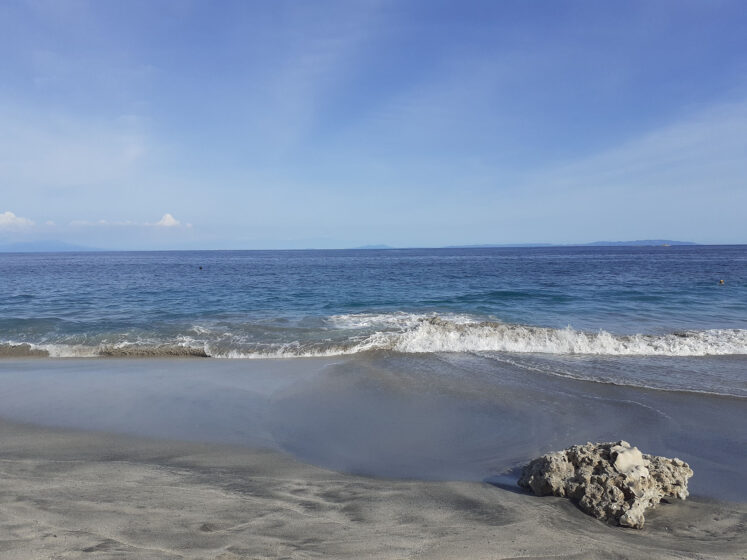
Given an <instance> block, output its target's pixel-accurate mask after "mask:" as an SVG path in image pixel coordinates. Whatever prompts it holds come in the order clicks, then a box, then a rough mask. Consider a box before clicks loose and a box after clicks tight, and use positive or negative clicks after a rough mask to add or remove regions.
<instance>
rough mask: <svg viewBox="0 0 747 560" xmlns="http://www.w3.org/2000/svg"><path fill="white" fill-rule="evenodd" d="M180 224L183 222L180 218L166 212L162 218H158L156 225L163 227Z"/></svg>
mask: <svg viewBox="0 0 747 560" xmlns="http://www.w3.org/2000/svg"><path fill="white" fill-rule="evenodd" d="M180 224H181V222H180V221H179V220H177V219H176V218H174V216H172V215H171V214H168V213H166V214H164V215H163V218H161V219H160V220H158V221H157V222H156V223H155V224H154V225H156V226H161V227H175V226H178V225H180Z"/></svg>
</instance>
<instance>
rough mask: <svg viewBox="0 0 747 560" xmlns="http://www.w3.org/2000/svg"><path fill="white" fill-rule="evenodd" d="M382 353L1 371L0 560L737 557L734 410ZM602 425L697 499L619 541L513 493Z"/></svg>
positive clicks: (38, 362)
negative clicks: (436, 366)
mask: <svg viewBox="0 0 747 560" xmlns="http://www.w3.org/2000/svg"><path fill="white" fill-rule="evenodd" d="M452 358H453V357H452ZM400 359H401V357H400ZM397 360H398V357H397V356H395V355H390V354H387V355H378V356H366V357H363V358H361V357H357V358H356V359H354V360H352V359H349V360H320V359H298V360H249V361H247V360H199V359H182V360H174V359H170V360H166V359H163V360H133V359H117V360H115V359H89V360H48V359H16V360H3V361H0V379H2V387H3V391H2V394H1V395H0V406H1V407H2V410H3V413H4V416H5V417H6V420H3V422H2V424H0V427H1V431H0V464H1V465H2V476H1V477H0V488H2V496H3V499H2V502H3V508H2V514H1V515H2V518H1V520H0V535H1V536H0V553H1V554H0V555H1V556H2V557H3V558H9V559H22V558H57V557H59V558H83V557H96V558H116V557H125V558H311V557H325V558H519V557H521V558H547V557H566V558H599V557H605V558H744V550H747V537H746V536H745V530H744V527H745V521H747V504H746V502H747V497H746V496H745V493H746V492H747V488H746V486H745V484H744V482H743V481H742V479H741V476H742V474H743V473H744V462H745V452H744V446H743V435H742V434H743V433H744V432H743V431H741V430H742V428H743V427H744V426H743V424H744V416H740V414H741V412H743V411H744V401H743V399H740V398H725V397H720V396H708V395H692V394H689V395H688V394H686V393H670V392H664V391H643V390H641V389H633V388H625V387H616V386H602V385H601V384H596V385H598V386H601V387H602V393H599V390H598V389H597V393H596V394H595V393H594V392H593V391H591V392H590V389H589V387H588V386H587V385H591V384H583V383H582V382H579V381H577V380H571V379H560V378H557V379H550V378H549V376H543V375H539V374H538V376H537V377H536V378H533V379H532V378H529V379H527V377H526V375H523V376H522V378H521V379H524V380H525V381H524V382H523V383H522V386H521V387H520V388H518V387H517V386H516V383H517V382H519V378H515V379H513V380H512V379H511V378H510V375H509V372H508V370H507V371H506V374H505V375H504V376H502V377H501V378H500V379H499V382H496V381H495V379H496V377H495V376H487V377H486V378H485V379H483V380H482V381H478V376H477V375H476V373H475V371H473V372H472V375H470V376H469V379H463V380H461V381H460V382H459V383H458V384H455V383H453V380H451V381H448V380H446V379H441V380H439V377H441V378H443V377H445V373H446V372H445V371H441V372H440V374H439V373H432V372H431V369H430V368H432V367H433V363H428V364H423V363H421V364H420V368H417V367H416V368H413V367H412V366H413V365H417V364H413V363H412V361H411V360H408V362H407V364H408V368H409V370H410V371H412V370H413V369H420V370H421V371H420V373H419V374H412V373H411V374H407V373H406V372H405V371H403V370H400V369H398V367H397ZM426 366H427V367H426ZM450 367H453V365H452V366H450ZM451 371H452V373H453V370H451ZM341 376H344V377H345V379H347V381H345V380H344V379H342V378H341ZM423 376H427V377H428V383H427V384H424V383H423V379H424V377H423ZM543 377H544V378H545V379H544V382H545V383H547V382H548V379H549V384H547V385H546V386H544V387H543V386H542V384H541V381H542V378H543ZM490 380H493V381H490ZM558 382H560V383H562V387H563V394H562V401H563V403H564V405H563V406H564V408H565V409H566V410H567V412H566V413H565V418H563V417H562V415H560V416H559V415H556V413H555V412H553V409H554V407H555V406H557V402H558V400H557V399H558V396H557V395H558V394H559V389H560V387H559V386H558V385H557V383H558ZM579 383H581V385H579ZM530 386H531V387H533V389H531V390H529V387H530ZM631 391H637V392H638V393H637V394H635V395H633V393H631ZM574 393H575V396H574ZM520 394H521V395H524V397H523V399H524V400H522V399H521V398H519V395H520ZM455 395H456V396H458V401H457V400H454V399H455ZM633 396H635V399H632V398H631V397H633ZM646 398H647V399H648V400H646ZM573 399H577V401H576V402H573ZM600 399H604V400H602V401H600ZM631 401H635V404H634V403H633V402H631ZM553 402H555V403H556V404H553ZM584 402H585V403H586V405H584V404H583V403H584ZM594 402H603V403H608V404H607V405H603V406H602V407H601V408H600V407H597V411H596V412H593V413H592V411H591V410H590V408H589V403H594ZM465 403H466V404H465ZM538 403H540V404H541V407H539V406H538ZM654 405H655V407H656V410H657V411H658V412H656V413H652V414H651V415H650V417H649V418H647V417H645V416H642V414H641V411H642V410H646V407H654ZM605 406H606V407H607V408H605ZM542 409H544V410H545V413H546V416H543V415H542V414H540V413H539V412H541V411H542ZM436 410H438V411H439V414H436V413H435V411H436ZM489 411H492V413H489ZM574 411H575V412H574ZM610 411H616V413H617V418H616V419H615V420H614V421H611V422H610V423H609V424H607V425H604V424H603V422H602V419H603V418H604V417H606V416H609V413H610ZM491 414H492V415H493V416H491ZM589 414H593V416H594V417H595V418H596V419H597V422H596V425H595V423H594V422H591V423H590V422H589V417H588V415H589ZM571 416H573V417H571ZM8 417H10V418H11V419H10V420H8V419H7V418H8ZM656 417H658V418H659V420H655V418H656ZM688 417H690V418H697V422H696V421H695V420H693V421H692V422H690V423H686V422H685V419H686V418H688ZM532 418H533V419H534V420H533V421H530V420H529V419H532ZM667 418H668V419H667ZM418 419H419V420H418ZM647 419H648V420H649V421H650V422H656V423H655V424H654V425H653V426H652V425H651V424H649V425H648V426H646V425H645V424H642V423H641V422H642V421H643V420H647ZM496 422H498V423H496ZM32 423H33V425H32ZM501 426H502V429H500V427H501ZM574 426H575V428H574ZM635 426H639V427H638V428H636V427H635ZM614 430H617V433H618V434H620V437H623V436H624V437H625V438H626V439H629V440H630V441H631V442H633V443H634V444H638V445H640V447H641V448H642V449H644V451H647V452H657V453H659V452H663V453H665V454H669V455H672V454H679V455H680V456H681V457H682V458H683V459H685V460H689V461H690V463H691V464H692V465H693V468H694V470H695V473H696V474H695V476H694V478H693V479H692V481H691V485H690V486H691V490H692V496H691V497H690V498H689V499H688V500H686V501H679V500H673V501H672V503H664V504H661V505H660V506H659V507H658V508H656V509H655V510H652V511H651V512H649V513H648V514H647V516H646V517H647V521H646V525H645V527H644V529H643V530H641V531H636V530H630V529H622V528H619V527H612V526H609V525H606V524H604V523H602V522H600V521H598V520H596V519H593V518H591V517H589V516H587V515H585V514H583V513H582V512H581V511H580V510H578V509H577V508H576V507H575V506H574V505H573V504H572V503H571V502H570V501H568V500H566V499H562V498H552V497H549V498H547V497H546V498H538V497H535V496H533V495H531V494H527V493H525V492H523V491H522V490H520V489H519V488H518V487H517V486H516V485H515V477H516V466H518V465H519V464H520V463H521V462H522V461H523V460H525V459H528V458H530V457H531V456H533V455H534V454H536V453H537V452H546V451H550V450H553V449H554V448H557V447H559V446H560V447H562V446H564V445H565V444H566V443H567V444H570V443H577V442H584V441H586V439H598V438H595V436H600V437H601V436H604V435H606V433H607V432H610V433H611V432H612V431H614ZM636 430H637V431H636ZM652 432H653V433H655V437H651V435H649V436H648V437H644V436H645V434H646V433H649V434H650V433H652ZM631 436H633V437H631ZM740 446H741V447H740ZM677 449H679V450H680V451H681V452H680V453H672V451H674V450H677ZM682 451H684V453H682Z"/></svg>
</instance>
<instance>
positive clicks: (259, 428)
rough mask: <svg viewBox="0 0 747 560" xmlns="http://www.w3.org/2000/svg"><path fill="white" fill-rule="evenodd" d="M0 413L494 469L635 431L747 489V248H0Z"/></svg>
mask: <svg viewBox="0 0 747 560" xmlns="http://www.w3.org/2000/svg"><path fill="white" fill-rule="evenodd" d="M0 416H1V417H5V418H10V419H15V420H21V421H27V422H38V423H45V424H55V425H64V426H72V427H80V428H90V427H92V426H93V427H95V428H96V429H104V430H110V431H121V432H128V433H138V434H144V435H149V436H156V437H172V438H186V439H199V440H210V441H221V442H225V443H235V444H242V445H255V446H256V445H259V446H263V447H271V448H276V449H280V450H281V451H284V452H287V453H290V454H291V455H293V456H295V457H297V458H299V459H301V460H304V461H307V462H310V463H313V464H319V465H321V466H324V467H329V468H335V469H339V470H344V471H348V472H354V473H360V474H366V475H374V476H393V477H405V478H408V477H412V478H425V479H454V478H457V479H470V480H471V479H477V480H482V479H486V478H487V477H491V476H493V477H496V476H497V477H498V479H496V480H498V482H497V483H500V480H502V479H500V477H501V476H504V475H505V473H507V472H511V469H515V468H517V467H518V466H519V465H521V464H522V462H525V461H526V460H528V459H529V458H531V457H532V456H533V455H535V454H537V453H542V452H547V451H550V450H553V449H558V448H562V447H565V446H567V445H570V444H573V443H584V442H585V441H587V440H606V441H609V440H617V439H630V440H631V443H633V444H637V445H640V446H641V448H642V449H643V450H644V451H646V452H655V453H659V454H666V455H677V456H680V457H681V458H683V459H685V460H688V461H689V462H691V464H692V465H693V466H694V468H695V470H696V475H698V476H696V477H695V478H694V482H693V484H694V488H695V490H696V492H700V493H702V494H704V495H707V496H712V497H718V498H721V499H738V500H742V501H744V500H747V484H745V483H744V480H743V473H744V472H745V470H747V439H746V438H745V435H744V434H745V433H747V246H745V245H740V246H698V245H694V246H679V245H677V246H651V247H620V246H616V247H597V246H594V247H531V248H524V247H522V248H469V249H466V248H458V249H457V248H455V249H382V250H375V249H365V250H304V251H168V252H89V253H26V254H21V253H5V254H0Z"/></svg>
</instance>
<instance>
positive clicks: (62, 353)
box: [0, 312, 747, 358]
mask: <svg viewBox="0 0 747 560" xmlns="http://www.w3.org/2000/svg"><path fill="white" fill-rule="evenodd" d="M325 325H326V326H325V327H324V329H322V330H319V331H314V332H311V333H306V334H305V339H304V340H303V341H300V340H291V341H287V342H283V341H278V340H277V339H275V340H274V341H268V340H266V339H264V340H261V341H258V340H257V339H256V338H255V339H251V338H250V337H247V336H246V333H242V332H239V331H237V332H230V331H229V332H226V328H225V326H222V327H221V328H220V329H212V328H210V327H209V326H204V325H203V326H199V325H198V326H193V327H191V328H190V329H189V331H191V332H190V335H189V336H187V335H183V334H182V335H178V336H176V337H175V338H169V339H168V340H157V339H153V338H151V339H147V340H146V339H138V340H135V341H124V342H119V343H117V344H107V343H103V342H101V343H98V344H97V343H88V344H86V343H85V342H82V343H71V342H70V341H60V342H58V343H43V344H34V343H28V342H13V341H5V342H4V343H0V357H9V356H17V357H21V356H23V357H30V356H49V357H96V356H99V357H141V358H142V357H214V358H295V357H326V356H340V355H349V354H357V353H361V352H369V351H381V350H383V351H392V352H401V353H429V352H503V353H534V354H558V355H599V356H604V355H607V356H682V357H686V356H715V355H740V354H747V330H745V329H711V330H703V331H687V332H673V333H668V334H663V335H652V334H635V335H615V334H612V333H609V332H607V331H603V330H600V331H597V332H585V331H579V330H575V329H573V328H572V327H570V326H569V327H566V328H563V329H556V328H550V327H537V326H530V325H517V324H509V323H501V322H497V321H480V320H477V319H475V318H472V317H470V316H467V315H457V314H454V315H435V314H430V315H423V314H412V313H403V312H400V313H381V314H352V315H337V316H333V317H328V318H327V319H326V320H325ZM292 332H293V331H288V332H287V333H286V335H288V336H292ZM296 334H298V333H297V332H296ZM330 335H333V336H330Z"/></svg>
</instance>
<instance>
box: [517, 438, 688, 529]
mask: <svg viewBox="0 0 747 560" xmlns="http://www.w3.org/2000/svg"><path fill="white" fill-rule="evenodd" d="M692 475H693V471H692V469H691V468H690V466H689V465H688V464H687V463H685V462H684V461H681V460H679V459H668V458H666V457H658V456H655V455H646V454H643V453H641V452H640V451H639V450H638V448H637V447H631V446H630V444H629V443H628V442H627V441H618V442H608V443H587V444H585V445H574V446H572V447H570V448H568V449H565V450H563V451H556V452H554V453H548V454H547V455H543V456H542V457H539V458H537V459H534V460H533V461H532V462H530V463H529V464H528V465H527V466H525V467H524V469H523V471H522V473H521V478H519V486H521V487H523V488H527V489H529V490H532V491H533V492H534V493H535V494H536V495H538V496H548V495H553V496H561V497H566V498H570V499H571V500H573V501H574V502H576V503H577V504H578V507H579V508H580V509H581V510H582V511H584V512H586V513H588V514H589V515H593V516H594V517H596V518H598V519H602V520H604V521H607V522H608V523H612V524H615V525H622V526H623V527H635V528H636V529H641V528H642V527H643V524H644V522H645V518H644V516H643V513H644V511H645V510H646V508H653V507H656V506H657V505H658V504H659V502H660V501H661V500H662V499H663V498H668V497H674V498H680V499H682V500H684V499H685V498H687V496H688V492H687V480H688V479H689V478H690V477H691V476H692Z"/></svg>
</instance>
